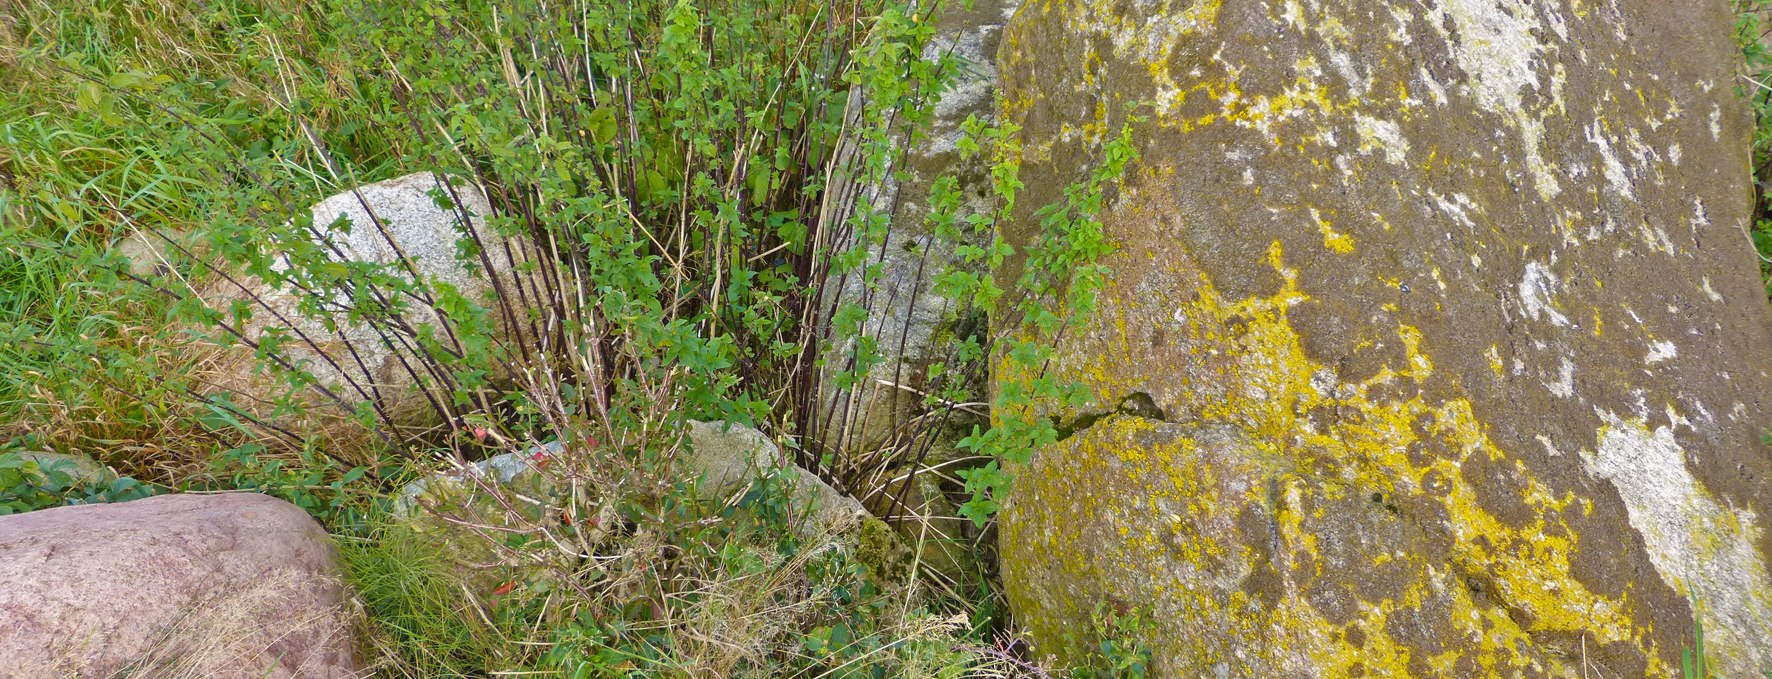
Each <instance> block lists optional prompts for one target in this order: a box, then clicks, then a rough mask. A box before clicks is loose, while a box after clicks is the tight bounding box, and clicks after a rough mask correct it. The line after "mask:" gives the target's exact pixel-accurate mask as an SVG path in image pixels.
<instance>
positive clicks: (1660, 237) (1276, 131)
mask: <svg viewBox="0 0 1772 679" xmlns="http://www.w3.org/2000/svg"><path fill="white" fill-rule="evenodd" d="M1730 24H1731V13H1730V7H1729V5H1728V3H1726V2H1723V0H1694V1H1692V2H1678V3H1669V2H1652V1H1650V0H1612V1H1608V2H1591V3H1590V2H1577V3H1561V2H1523V1H1522V0H1432V1H1430V2H1425V3H1424V2H1415V1H1409V2H1403V1H1401V0H1345V1H1342V2H1316V1H1313V0H1200V1H1198V2H1188V1H1183V0H1129V1H1125V2H1092V1H1085V0H1041V1H1038V2H1031V3H1029V4H1028V5H1026V6H1024V7H1023V8H1022V9H1021V11H1020V13H1019V14H1018V15H1017V17H1016V18H1015V20H1014V21H1013V22H1012V23H1011V24H1010V27H1009V29H1008V32H1007V34H1006V36H1005V38H1004V42H1003V46H1002V49H1001V51H1000V52H999V62H1000V67H1001V68H1002V71H1003V75H1004V88H1005V92H1004V102H1005V104H1004V105H1005V107H1006V111H1007V115H1008V117H1009V119H1010V120H1012V121H1013V122H1015V123H1017V124H1020V125H1022V126H1023V127H1024V130H1023V132H1022V134H1023V141H1024V144H1025V146H1024V148H1025V158H1024V165H1023V168H1022V178H1023V179H1024V180H1025V181H1026V183H1027V186H1028V188H1027V190H1026V191H1025V193H1024V194H1023V196H1022V197H1021V199H1020V202H1019V205H1020V206H1022V213H1021V217H1022V219H1021V220H1019V221H1018V222H1017V224H1016V225H1014V226H1012V227H1010V228H1009V230H1008V232H1007V235H1008V236H1009V238H1010V239H1011V240H1012V241H1014V242H1016V243H1018V244H1025V243H1026V242H1027V241H1028V239H1029V238H1030V232H1031V230H1032V229H1033V228H1034V224H1035V222H1034V220H1033V219H1031V218H1029V215H1031V211H1032V210H1033V209H1034V208H1035V207H1037V206H1040V205H1043V204H1047V203H1051V202H1054V201H1055V200H1059V199H1061V194H1060V193H1059V192H1060V190H1061V189H1062V188H1063V187H1064V186H1065V185H1066V184H1068V183H1070V182H1072V181H1074V180H1077V179H1079V178H1081V177H1083V176H1085V175H1084V173H1085V172H1087V171H1088V170H1089V169H1090V168H1091V167H1092V165H1093V162H1094V160H1095V159H1096V158H1098V157H1099V155H1100V154H1099V153H1098V150H1099V148H1100V146H1101V144H1102V140H1103V139H1104V137H1106V138H1111V137H1113V136H1116V135H1117V134H1118V131H1119V130H1120V129H1121V126H1122V125H1125V124H1128V123H1130V124H1131V125H1132V128H1133V132H1134V135H1135V139H1136V143H1137V144H1138V147H1139V151H1140V153H1141V154H1142V160H1141V162H1140V163H1138V164H1136V165H1135V166H1134V167H1133V168H1132V169H1131V170H1130V171H1129V173H1128V175H1127V177H1126V180H1125V182H1124V184H1123V186H1122V187H1121V188H1120V189H1119V190H1118V191H1117V192H1116V194H1115V195H1112V196H1110V197H1109V200H1108V208H1107V210H1106V212H1105V214H1104V215H1103V216H1102V222H1103V223H1104V224H1105V228H1106V229H1107V232H1108V236H1109V238H1110V239H1111V240H1112V242H1113V243H1114V244H1115V245H1116V246H1117V250H1116V251H1115V252H1114V253H1113V254H1112V255H1110V256H1109V257H1108V258H1107V260H1106V262H1105V263H1106V264H1108V265H1109V266H1110V267H1111V268H1112V273H1111V275H1110V281H1109V283H1108V288H1107V289H1106V290H1105V291H1104V294H1103V297H1102V303H1101V306H1100V308H1099V311H1098V313H1096V314H1095V315H1094V316H1093V318H1092V319H1091V320H1089V321H1088V322H1086V323H1085V324H1084V325H1083V326H1082V327H1078V328H1074V329H1071V330H1070V331H1068V332H1067V333H1066V334H1065V335H1064V338H1063V340H1062V341H1061V343H1060V345H1059V347H1058V352H1057V355H1056V356H1055V358H1054V361H1053V366H1052V368H1053V370H1054V371H1055V372H1056V374H1058V375H1061V376H1065V377H1069V378H1074V379H1079V380H1082V381H1084V382H1085V383H1087V384H1088V385H1090V386H1091V387H1093V389H1094V390H1095V392H1096V396H1097V399H1098V400H1097V401H1096V402H1095V403H1094V404H1093V405H1090V406H1087V407H1084V408H1078V409H1075V410H1071V411H1067V412H1056V411H1055V412H1049V413H1045V414H1050V415H1054V416H1057V417H1059V418H1060V419H1061V420H1063V421H1066V422H1075V423H1079V425H1081V426H1080V427H1079V428H1078V429H1077V430H1076V431H1075V433H1074V434H1073V435H1071V436H1070V437H1069V438H1066V439H1064V440H1062V441H1059V442H1058V443H1056V444H1054V445H1050V446H1047V447H1046V448H1044V449H1042V450H1039V451H1036V453H1035V455H1034V458H1033V460H1032V461H1031V463H1030V464H1029V465H1027V466H1025V467H1024V468H1021V469H1020V470H1019V476H1018V477H1017V480H1016V485H1015V488H1014V491H1013V493H1012V497H1010V498H1009V499H1008V502H1007V506H1006V508H1005V510H1004V512H1003V514H1002V516H1001V543H1002V554H1003V557H1002V559H1003V577H1004V581H1005V586H1006V588H1007V590H1008V597H1009V600H1010V602H1011V605H1012V607H1013V609H1014V611H1015V613H1016V616H1017V620H1018V621H1019V622H1020V623H1021V624H1024V625H1026V626H1027V627H1028V628H1029V629H1030V630H1031V632H1032V634H1033V637H1034V639H1035V640H1036V642H1037V643H1038V645H1039V647H1040V649H1041V650H1042V652H1047V653H1058V654H1064V653H1066V652H1067V649H1075V648H1076V646H1075V644H1078V643H1088V642H1089V641H1090V640H1089V639H1087V638H1086V637H1087V632H1086V631H1087V629H1088V623H1089V618H1090V615H1091V613H1092V612H1094V611H1096V610H1098V609H1100V608H1102V607H1107V608H1117V609H1133V608H1146V609H1149V611H1150V612H1151V613H1152V615H1151V619H1152V620H1153V621H1154V624H1155V627H1154V632H1153V635H1154V636H1153V637H1152V638H1151V639H1149V640H1148V641H1150V642H1152V643H1153V646H1154V649H1155V651H1156V655H1155V658H1154V662H1155V668H1156V670H1157V671H1158V673H1159V674H1161V675H1164V676H1220V677H1223V676H1252V677H1273V676H1298V677H1303V676H1359V675H1372V676H1403V675H1405V674H1407V675H1416V676H1567V677H1580V676H1624V677H1640V676H1677V675H1678V674H1679V672H1680V669H1679V663H1680V653H1681V650H1682V648H1685V647H1689V646H1691V645H1692V644H1693V641H1692V640H1693V635H1694V631H1695V629H1694V628H1695V625H1696V624H1697V623H1699V622H1702V624H1703V628H1704V635H1705V650H1706V652H1707V654H1708V655H1709V658H1710V660H1711V662H1712V665H1713V667H1715V668H1717V669H1718V670H1720V671H1721V672H1722V673H1723V674H1725V675H1726V676H1760V673H1761V672H1763V671H1765V670H1768V669H1772V636H1768V635H1767V634H1766V631H1767V630H1769V629H1772V578H1769V576H1768V563H1769V560H1772V533H1769V532H1768V530H1767V526H1765V525H1764V522H1765V521H1767V520H1768V512H1772V452H1769V451H1768V449H1767V447H1766V446H1765V445H1763V444H1762V443H1761V442H1760V436H1761V432H1763V431H1765V430H1766V429H1767V428H1768V427H1772V376H1769V375H1768V372H1767V371H1768V370H1769V369H1772V313H1769V312H1768V308H1767V302H1766V299H1765V297H1764V295H1763V292H1762V289H1761V288H1760V286H1759V281H1758V280H1757V278H1756V271H1755V266H1754V259H1753V253H1752V251H1751V248H1750V246H1749V245H1748V243H1747V239H1746V236H1745V234H1744V226H1745V225H1746V223H1747V220H1748V217H1749V206H1750V199H1751V187H1750V184H1749V176H1748V168H1747V148H1748V134H1749V131H1750V130H1749V119H1748V117H1747V114H1746V109H1745V107H1744V104H1743V102H1742V101H1741V100H1740V99H1739V98H1738V97H1739V95H1738V94H1737V86H1736V84H1735V77H1734V71H1733V69H1734V65H1735V63H1736V60H1737V58H1738V57H1737V56H1736V54H1735V49H1736V48H1735V46H1734V43H1733V42H1732V41H1731V36H1730ZM1013 266H1014V265H1013V264H1012V265H1011V267H1010V271H1007V272H1005V273H1006V274H1009V275H1012V274H1013ZM999 379H1006V378H1004V377H999ZM1124 404H1133V406H1134V407H1128V406H1126V405H1124ZM1086 416H1098V417H1097V418H1096V419H1093V420H1091V419H1088V418H1087V417H1086ZM1089 422H1093V424H1092V425H1089V424H1087V423H1089Z"/></svg>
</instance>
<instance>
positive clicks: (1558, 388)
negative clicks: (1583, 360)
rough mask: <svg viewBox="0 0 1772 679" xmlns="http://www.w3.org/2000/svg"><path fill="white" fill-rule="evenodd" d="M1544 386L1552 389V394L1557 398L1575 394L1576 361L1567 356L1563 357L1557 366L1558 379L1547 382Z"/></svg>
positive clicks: (1569, 396)
mask: <svg viewBox="0 0 1772 679" xmlns="http://www.w3.org/2000/svg"><path fill="white" fill-rule="evenodd" d="M1544 388H1545V389H1548V390H1550V393H1551V395H1552V396H1555V397H1557V398H1571V397H1573V396H1575V362H1574V361H1571V360H1569V357H1567V356H1565V357H1563V362H1562V364H1561V365H1560V366H1558V368H1557V379H1556V380H1555V381H1551V382H1545V383H1544Z"/></svg>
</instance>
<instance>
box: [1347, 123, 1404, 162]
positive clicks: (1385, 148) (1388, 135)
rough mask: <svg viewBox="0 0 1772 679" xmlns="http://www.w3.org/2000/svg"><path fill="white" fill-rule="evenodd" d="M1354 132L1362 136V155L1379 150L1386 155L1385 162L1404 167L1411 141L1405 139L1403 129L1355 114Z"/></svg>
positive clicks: (1393, 124) (1394, 124)
mask: <svg viewBox="0 0 1772 679" xmlns="http://www.w3.org/2000/svg"><path fill="white" fill-rule="evenodd" d="M1354 130H1355V131H1356V132H1358V133H1359V134H1360V152H1361V153H1370V152H1372V150H1373V149H1377V150H1379V151H1381V152H1383V153H1384V159H1385V161H1387V162H1389V163H1391V164H1394V165H1402V164H1403V160H1404V158H1406V157H1407V156H1408V155H1409V140H1408V139H1404V138H1403V130H1402V128H1400V127H1398V126H1397V124H1396V123H1394V122H1391V121H1389V120H1380V119H1378V118H1374V117H1372V116H1368V115H1363V114H1355V115H1354Z"/></svg>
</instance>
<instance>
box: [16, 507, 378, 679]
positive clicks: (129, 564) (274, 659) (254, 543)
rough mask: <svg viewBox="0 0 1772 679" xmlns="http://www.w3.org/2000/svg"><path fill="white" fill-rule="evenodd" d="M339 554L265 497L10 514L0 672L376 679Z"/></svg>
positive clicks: (307, 523)
mask: <svg viewBox="0 0 1772 679" xmlns="http://www.w3.org/2000/svg"><path fill="white" fill-rule="evenodd" d="M340 577H341V574H340V572H339V566H338V561H337V554H336V550H335V549H334V547H333V545H332V542H331V540H330V539H329V538H328V537H327V535H326V532H325V531H324V530H323V529H321V528H320V525H319V524H317V523H315V522H314V519H313V518H311V517H309V516H308V515H307V513H306V512H303V511H302V510H301V509H299V508H297V507H295V506H294V505H291V504H289V503H287V502H284V501H282V500H278V499H275V498H271V497H267V496H264V495H256V494H247V493H239V494H223V495H165V496H160V497H154V498H148V499H144V500H136V501H134V502H126V503H122V504H110V505H81V506H76V507H62V508H58V509H49V510H43V511H38V512H30V513H26V514H20V515H16V516H8V517H0V676H8V677H82V678H84V677H109V676H117V675H119V674H126V675H130V676H154V677H160V676H190V677H224V678H225V677H241V678H246V677H255V678H256V677H320V678H323V679H331V678H342V677H357V676H367V672H365V671H363V670H362V668H361V667H360V666H359V664H358V660H357V654H356V649H355V647H354V636H353V635H352V624H351V617H350V616H349V615H347V614H346V611H347V609H346V608H345V601H344V591H343V589H342V588H341V585H340Z"/></svg>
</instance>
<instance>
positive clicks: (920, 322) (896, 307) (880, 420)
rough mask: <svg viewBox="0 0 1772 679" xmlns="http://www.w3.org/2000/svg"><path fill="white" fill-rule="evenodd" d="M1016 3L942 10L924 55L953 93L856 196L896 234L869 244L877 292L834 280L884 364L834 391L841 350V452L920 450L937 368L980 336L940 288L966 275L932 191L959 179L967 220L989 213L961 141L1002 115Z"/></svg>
mask: <svg viewBox="0 0 1772 679" xmlns="http://www.w3.org/2000/svg"><path fill="white" fill-rule="evenodd" d="M1020 3H1021V0H976V2H970V3H958V2H956V3H950V4H946V5H943V6H941V7H940V9H939V11H938V12H937V13H936V18H935V24H934V32H933V34H932V36H931V37H930V39H929V42H928V43H927V44H926V45H925V46H924V50H923V54H922V57H923V58H924V59H930V60H944V59H945V60H949V61H950V62H951V64H952V66H953V71H952V72H951V74H950V77H949V79H948V81H947V83H946V89H944V90H943V91H942V92H941V94H940V96H939V98H938V99H936V100H935V102H934V105H933V106H932V110H931V111H930V116H929V119H928V121H927V123H926V124H927V127H925V128H920V129H919V130H918V135H917V136H916V137H915V139H914V140H912V141H911V142H910V143H909V144H907V145H905V146H903V147H902V148H901V149H900V151H901V152H902V156H900V158H899V160H900V161H901V162H902V166H901V167H897V168H894V169H895V171H894V172H893V173H892V174H891V176H887V177H884V178H882V179H881V180H880V181H879V182H878V183H877V184H873V185H866V186H852V187H850V190H851V191H855V192H858V193H860V194H865V196H866V198H867V199H868V200H869V201H871V202H872V203H873V204H874V205H875V206H876V208H878V209H880V210H882V211H883V212H884V213H885V214H886V215H887V216H888V217H889V218H890V219H891V228H890V229H889V230H888V231H887V233H886V236H885V238H884V240H883V242H881V243H877V244H872V245H870V246H869V247H868V250H869V251H868V256H867V261H868V262H869V263H870V264H872V265H873V266H875V267H877V269H878V273H879V278H878V280H877V281H876V282H875V284H874V285H873V286H871V287H870V286H869V285H868V284H867V283H866V282H865V281H864V280H863V277H862V276H860V275H858V274H854V273H851V274H850V275H847V276H842V277H840V280H838V281H837V282H838V283H839V284H840V285H841V287H840V295H839V296H838V297H839V299H838V301H839V302H840V303H841V302H851V303H855V304H858V305H862V306H865V307H866V308H867V309H868V310H869V315H868V319H867V322H866V323H865V325H864V326H863V327H862V331H863V332H864V333H865V334H866V335H867V336H869V337H872V338H874V341H875V345H876V349H877V350H878V351H879V352H880V354H881V357H882V360H881V361H880V362H879V363H877V364H875V365H874V366H872V368H870V369H869V370H868V371H867V374H866V375H865V376H863V378H862V379H860V380H859V381H858V382H857V383H856V384H854V385H853V386H850V387H849V388H846V389H837V388H835V380H834V375H835V373H836V372H837V371H839V370H845V369H849V368H851V365H850V364H849V358H850V357H851V356H852V355H853V352H854V351H855V347H854V345H853V344H850V343H847V342H842V343H839V344H838V346H836V347H835V351H833V352H832V357H831V358H830V359H829V360H830V364H829V366H828V367H827V369H826V373H827V375H826V379H825V383H826V391H825V393H823V394H821V395H820V397H821V403H823V404H824V407H825V408H830V409H834V410H835V411H836V412H835V413H834V414H832V415H830V416H829V417H828V418H827V419H829V420H830V421H831V423H832V426H831V429H832V431H830V432H828V433H827V434H826V436H827V437H828V439H829V440H827V441H826V442H827V443H828V444H830V445H832V446H834V447H838V448H844V449H849V450H855V449H861V450H875V449H878V448H879V447H881V446H882V445H892V446H898V447H915V446H914V444H912V443H911V442H910V439H911V438H912V437H913V436H914V435H916V434H917V433H918V432H917V431H916V429H917V427H916V426H915V425H916V424H917V417H918V416H919V415H922V414H924V413H925V412H926V411H927V408H926V406H925V405H924V398H925V396H926V395H927V394H928V393H929V392H930V391H931V390H932V388H934V387H937V386H952V385H951V383H949V384H948V385H932V384H931V383H930V379H929V368H930V366H931V364H934V363H937V362H945V363H953V362H954V356H953V353H954V347H955V346H956V345H957V343H958V342H957V340H958V339H960V337H957V335H960V334H963V333H966V332H972V331H974V330H973V329H970V328H967V327H964V326H965V324H966V323H968V322H972V321H973V320H975V319H964V318H955V317H954V313H953V312H954V311H955V305H954V303H953V301H952V300H949V299H948V298H946V297H944V296H942V295H940V294H937V293H936V290H935V279H936V276H937V275H939V274H940V273H941V272H942V271H943V270H944V269H946V268H948V267H950V266H963V264H962V263H961V262H960V261H959V258H958V257H956V256H955V253H954V245H955V243H952V242H945V241H944V240H943V239H941V238H939V237H937V236H936V234H935V232H934V228H933V224H932V223H931V221H930V217H931V214H932V212H933V211H934V210H935V209H936V206H935V202H936V195H935V194H936V190H935V183H936V182H937V181H938V180H940V179H943V178H950V179H952V180H954V190H955V191H956V192H957V193H958V201H959V205H958V208H957V212H956V215H955V216H956V217H957V218H959V219H961V220H964V219H965V218H967V217H969V216H971V215H974V214H978V213H981V212H988V211H989V210H990V209H991V207H992V201H993V200H994V197H993V196H991V195H990V192H989V191H990V175H989V171H990V166H989V162H988V159H984V158H978V157H973V158H970V159H963V158H961V153H960V150H959V149H960V140H961V137H962V135H963V134H964V129H963V125H964V123H965V122H966V120H967V119H968V118H970V117H974V116H976V117H978V118H980V119H982V120H985V121H989V120H992V119H993V118H994V117H995V111H996V99H997V93H998V80H999V78H998V75H997V69H996V64H995V61H994V58H993V55H994V54H995V52H996V49H997V45H998V42H999V40H1001V38H1002V33H1003V26H1004V24H1005V23H1007V21H1008V17H1010V16H1011V15H1012V14H1013V13H1014V10H1015V7H1016V6H1018V5H1019V4H1020ZM852 244H853V243H852ZM975 244H976V243H975ZM961 416H962V417H963V416H964V415H963V414H962V415H961ZM822 422H823V419H821V420H820V421H819V422H816V423H815V424H821V425H822Z"/></svg>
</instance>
